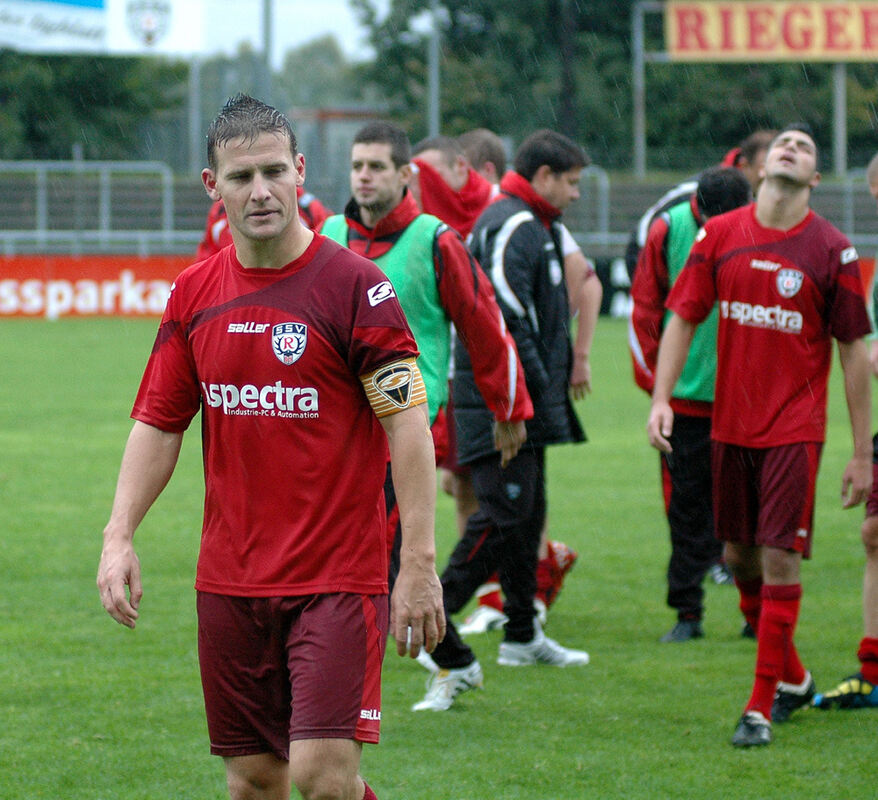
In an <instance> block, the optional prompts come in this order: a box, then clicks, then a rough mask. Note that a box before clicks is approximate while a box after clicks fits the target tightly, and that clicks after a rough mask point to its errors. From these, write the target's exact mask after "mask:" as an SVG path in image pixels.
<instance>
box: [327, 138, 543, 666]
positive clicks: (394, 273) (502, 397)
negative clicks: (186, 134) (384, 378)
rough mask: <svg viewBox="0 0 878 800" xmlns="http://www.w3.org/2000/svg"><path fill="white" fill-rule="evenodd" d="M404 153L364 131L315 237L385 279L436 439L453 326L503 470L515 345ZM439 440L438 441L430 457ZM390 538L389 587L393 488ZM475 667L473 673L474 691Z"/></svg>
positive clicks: (510, 449) (515, 390) (404, 147)
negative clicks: (426, 202)
mask: <svg viewBox="0 0 878 800" xmlns="http://www.w3.org/2000/svg"><path fill="white" fill-rule="evenodd" d="M394 149H395V150H396V152H397V156H398V157H399V158H402V157H403V156H405V155H407V154H408V152H409V145H408V139H407V138H406V135H405V133H404V132H403V131H402V130H401V129H400V128H397V127H396V126H395V125H391V124H390V123H379V124H374V123H373V124H370V125H369V126H367V128H366V129H364V130H362V131H360V132H359V133H358V134H357V135H356V136H355V138H354V144H353V146H352V148H351V193H352V195H353V196H352V198H351V200H350V202H348V204H347V206H346V207H345V213H344V215H341V214H339V215H337V216H334V217H330V218H329V219H327V220H326V222H325V223H324V225H323V228H322V229H321V233H323V234H324V235H325V236H328V237H329V238H330V239H333V240H334V241H337V242H339V243H340V244H343V245H346V246H347V247H349V248H350V249H352V250H353V251H354V252H355V253H358V254H360V255H364V256H366V257H367V258H370V259H372V260H373V261H374V262H375V263H376V264H377V265H378V266H379V267H380V268H381V269H382V271H383V272H384V273H385V274H386V275H387V277H388V278H389V279H390V281H391V282H392V284H393V286H394V289H395V291H396V293H397V295H398V296H399V302H400V304H401V305H402V308H403V311H405V313H406V316H407V318H408V320H409V324H410V325H411V327H412V332H413V333H414V336H415V341H416V342H417V344H418V349H419V350H420V356H419V357H418V367H419V369H420V371H421V374H422V375H423V377H424V383H425V385H426V389H427V401H428V404H429V418H430V424H431V426H432V427H433V429H434V431H435V430H436V425H435V423H436V420H437V415H438V414H439V411H440V409H441V408H442V407H443V406H444V405H445V402H446V400H447V397H448V363H449V359H450V354H451V331H450V323H453V324H454V327H455V330H456V331H457V339H458V341H459V342H461V344H462V346H463V347H465V348H467V349H468V350H469V351H470V354H471V357H472V363H473V365H474V369H475V376H476V383H477V386H478V391H479V392H480V396H481V397H483V398H484V402H485V403H486V407H487V408H490V409H491V411H490V413H491V417H492V420H493V422H492V449H494V448H495V449H494V451H495V452H497V454H498V457H499V458H500V459H501V460H502V461H504V462H505V461H508V460H509V459H511V458H512V457H513V456H514V455H515V454H516V453H517V452H518V448H519V447H520V445H521V443H522V442H523V441H524V436H525V425H524V420H525V419H527V418H528V417H530V416H531V415H532V413H533V408H532V405H531V401H530V397H529V395H528V392H527V388H526V386H525V376H524V373H523V371H522V369H521V365H520V362H519V359H518V355H517V352H516V348H515V342H514V341H513V339H512V338H511V337H510V336H509V335H508V334H507V333H506V331H505V328H504V324H503V317H502V315H501V313H500V309H499V308H498V307H497V303H496V300H495V299H494V291H493V289H492V287H491V283H490V281H488V280H487V278H486V277H485V274H484V272H483V271H482V270H481V268H480V267H479V265H478V264H477V263H476V262H475V261H474V259H473V258H472V256H471V255H470V253H469V251H468V250H467V249H466V246H465V245H464V244H463V240H462V239H461V238H460V236H459V234H458V233H457V232H456V231H454V230H453V229H452V228H450V227H448V225H445V224H444V223H443V222H442V221H441V220H439V219H438V218H437V217H434V216H432V215H430V214H422V213H420V212H419V210H418V207H417V204H416V203H415V201H414V199H413V197H412V195H411V193H410V192H409V191H408V188H407V187H408V183H409V180H410V179H411V172H412V168H411V164H410V163H409V161H408V160H405V161H403V162H402V164H400V165H399V166H397V162H396V159H395V158H394V156H393V152H394ZM438 441H439V437H438V436H437V449H438ZM386 491H387V508H388V518H389V520H390V523H391V528H390V530H389V531H388V536H389V539H390V541H391V543H394V542H395V545H394V548H393V552H392V557H391V573H390V577H391V583H392V582H393V579H394V577H395V573H396V565H397V562H398V558H399V540H398V536H397V535H396V534H397V529H396V525H395V522H396V515H395V513H394V510H395V506H396V503H395V498H394V493H393V483H392V482H391V481H390V476H389V475H388V481H387V483H386ZM477 668H478V664H476V665H475V667H474V668H473V669H472V670H471V673H472V674H471V676H470V677H471V679H472V680H473V681H476V680H481V677H480V674H479V675H477V674H476V673H477Z"/></svg>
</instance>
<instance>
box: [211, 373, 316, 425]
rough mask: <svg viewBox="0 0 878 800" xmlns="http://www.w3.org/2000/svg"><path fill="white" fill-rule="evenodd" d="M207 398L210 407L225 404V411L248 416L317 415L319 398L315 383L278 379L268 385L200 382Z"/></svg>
mask: <svg viewBox="0 0 878 800" xmlns="http://www.w3.org/2000/svg"><path fill="white" fill-rule="evenodd" d="M201 390H202V391H203V392H204V402H205V403H207V405H209V406H210V407H211V408H220V407H222V409H223V413H225V414H229V415H234V416H248V417H289V418H291V419H316V418H318V417H319V416H320V414H319V411H320V401H319V396H318V394H317V389H315V388H314V387H313V386H284V385H283V384H282V383H281V382H280V381H277V382H275V383H273V384H271V385H269V386H254V385H253V384H252V383H248V384H245V385H244V386H235V385H234V384H231V383H205V382H204V381H202V382H201Z"/></svg>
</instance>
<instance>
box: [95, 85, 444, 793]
mask: <svg viewBox="0 0 878 800" xmlns="http://www.w3.org/2000/svg"><path fill="white" fill-rule="evenodd" d="M207 142H208V145H207V146H208V163H209V164H210V167H208V168H207V169H205V170H204V171H203V172H202V181H203V183H204V187H205V189H206V191H207V193H208V195H209V196H210V198H211V199H212V200H214V201H217V200H222V201H223V203H224V204H225V207H226V211H227V213H228V219H229V225H230V227H231V230H232V237H233V240H234V244H233V246H231V247H227V248H225V249H223V250H222V251H220V252H219V253H217V254H216V255H214V256H211V257H209V258H208V259H207V260H205V261H201V262H198V263H196V264H194V265H192V266H191V267H189V268H188V269H186V270H184V271H183V272H182V273H181V274H180V275H179V276H178V277H177V280H176V282H175V284H174V287H173V289H172V292H171V296H170V298H169V300H168V305H167V308H166V310H165V314H164V317H163V319H162V323H161V326H160V328H159V331H158V335H157V337H156V342H155V345H154V347H153V350H152V353H151V355H150V358H149V362H148V364H147V367H146V371H145V374H144V377H143V380H142V382H141V386H140V390H139V392H138V395H137V400H136V402H135V405H134V410H133V412H132V416H133V417H134V419H135V423H134V427H133V429H132V431H131V434H130V436H129V438H128V443H127V445H126V448H125V454H124V456H123V459H122V466H121V469H120V473H119V479H118V484H117V488H116V496H115V499H114V501H113V508H112V512H111V515H110V520H109V522H108V523H107V525H106V527H105V529H104V546H103V551H102V553H101V561H100V566H99V568H98V577H97V583H98V588H99V590H100V594H101V601H102V603H103V605H104V608H105V609H106V610H107V612H108V613H109V614H110V615H111V616H112V617H113V618H114V619H116V620H117V621H118V622H119V623H121V624H123V625H126V626H128V627H130V628H133V627H134V626H135V624H136V621H137V619H138V616H139V607H140V600H141V597H142V593H143V587H142V581H141V575H140V564H139V561H138V559H137V556H136V554H135V552H134V547H133V538H134V533H135V529H136V528H137V527H138V525H139V523H140V522H141V520H142V519H143V517H144V515H145V514H146V513H147V510H148V509H149V508H150V506H151V505H152V503H153V502H154V501H155V500H156V498H157V497H158V495H159V494H160V493H161V491H162V489H163V488H164V486H165V485H166V483H167V482H168V480H169V479H170V477H171V474H172V473H173V470H174V467H175V465H176V461H177V456H178V453H179V451H180V445H181V442H182V438H183V433H184V431H185V430H186V429H187V427H188V426H189V424H190V423H191V421H192V419H193V418H194V417H195V415H196V414H197V413H198V412H199V411H201V414H202V422H201V429H202V439H203V449H204V459H203V460H204V472H205V499H204V521H203V530H202V536H201V550H200V555H199V559H198V569H197V575H196V583H195V588H196V590H197V593H198V594H197V607H198V656H199V663H200V667H201V678H202V685H203V688H204V700H205V710H206V714H207V727H208V733H209V735H210V742H211V752H212V753H214V754H216V755H220V756H222V757H223V758H224V761H225V767H226V778H227V782H228V787H229V793H230V796H231V797H232V798H233V800H245V799H246V800H253V799H254V798H265V799H266V800H268V799H269V798H272V799H275V798H281V797H283V798H287V797H289V794H290V789H291V785H295V787H296V788H297V789H298V791H299V792H300V793H301V795H302V797H304V798H308V799H309V800H316V798H326V797H338V798H342V797H343V798H346V799H347V800H360V799H361V798H362V800H375V797H376V796H375V793H374V792H373V791H372V790H371V789H370V788H369V787H368V786H367V785H366V784H365V783H364V781H363V779H362V778H361V777H360V776H359V774H358V773H359V765H360V759H361V752H362V743H363V742H373V743H374V742H377V741H378V735H379V729H380V719H381V711H380V709H381V700H380V698H381V692H380V689H381V663H382V661H383V657H384V646H385V642H386V638H387V634H388V629H389V632H390V633H392V635H393V636H394V637H395V639H396V641H397V652H398V653H399V654H400V655H403V654H405V653H409V655H411V656H412V657H414V656H416V655H417V653H418V652H419V651H420V649H421V647H422V646H423V647H425V648H426V649H427V650H432V649H433V647H434V646H435V643H436V641H437V640H438V639H441V638H442V635H443V632H444V618H443V615H442V611H441V589H440V586H439V580H438V578H437V576H436V574H435V569H434V553H435V544H434V539H433V507H434V502H435V470H434V466H433V448H432V444H431V441H430V437H429V432H428V428H427V418H426V413H425V409H426V405H425V404H426V397H425V391H424V384H423V380H422V378H421V376H420V373H419V371H418V368H417V364H416V362H415V359H416V357H417V355H418V350H417V347H416V345H415V341H414V339H413V337H412V334H411V331H410V329H409V327H408V325H407V323H406V320H405V316H404V315H403V312H402V309H401V308H400V306H399V303H398V301H397V299H396V295H395V293H394V290H393V287H392V286H391V285H390V283H389V282H388V280H387V278H386V277H385V276H384V275H383V274H382V273H381V271H380V270H378V269H377V268H376V267H375V265H374V264H373V263H371V262H370V261H368V260H367V259H364V258H362V257H360V256H357V255H355V254H353V253H351V252H350V251H349V250H346V249H345V248H343V247H340V246H339V245H338V244H336V243H334V242H330V241H329V240H327V239H326V238H325V237H322V236H318V235H316V234H314V233H313V232H312V231H310V230H309V229H308V228H306V227H305V226H304V225H303V224H302V223H301V221H300V219H299V215H298V209H297V204H296V187H297V186H300V185H302V183H303V182H304V180H305V162H304V159H303V157H302V156H301V154H299V153H298V152H297V151H296V144H295V137H294V136H293V132H292V129H291V127H290V124H289V121H288V120H287V119H286V117H284V116H283V115H282V114H280V113H279V112H278V111H276V110H275V109H273V108H271V107H270V106H267V105H265V104H264V103H261V102H259V101H258V100H255V99H253V98H250V97H247V96H244V95H239V96H236V97H234V98H232V99H231V100H230V101H229V102H228V103H227V104H226V106H225V107H224V108H223V110H222V111H221V112H220V114H219V115H218V116H217V118H216V119H215V120H214V121H213V123H212V124H211V125H210V128H209V131H208V140H207ZM388 449H389V454H390V460H391V463H392V469H393V479H394V483H395V486H396V490H397V494H398V497H399V508H400V517H401V519H402V530H403V534H402V535H403V543H404V547H403V550H402V552H403V557H402V563H401V566H400V571H399V577H398V579H397V581H396V586H395V589H394V592H393V596H392V599H391V603H390V608H388V602H387V549H386V546H385V517H384V504H383V495H382V486H383V482H384V475H385V467H386V462H387V453H388ZM388 611H389V619H388Z"/></svg>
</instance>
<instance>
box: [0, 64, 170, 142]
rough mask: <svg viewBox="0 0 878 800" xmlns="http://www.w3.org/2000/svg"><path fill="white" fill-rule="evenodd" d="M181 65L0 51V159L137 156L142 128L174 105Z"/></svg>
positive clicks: (141, 137)
mask: <svg viewBox="0 0 878 800" xmlns="http://www.w3.org/2000/svg"><path fill="white" fill-rule="evenodd" d="M186 74H187V69H186V67H185V65H182V64H180V63H175V62H168V61H163V60H159V59H146V58H110V57H95V56H36V55H29V54H23V53H16V52H12V51H10V50H2V51H0V134H2V135H0V158H4V159H35V158H39V159H67V158H70V157H71V152H72V148H73V147H74V145H81V146H82V152H83V155H84V156H85V157H86V158H92V159H95V158H100V159H113V158H139V157H143V156H142V153H143V152H144V143H143V141H142V139H143V136H142V134H143V123H144V121H145V120H147V119H149V118H150V117H152V116H154V115H160V114H161V113H163V112H166V111H168V110H172V109H176V108H179V107H180V106H181V103H182V100H183V99H184V98H185V94H186V93H185V88H184V84H183V81H184V80H185V76H186Z"/></svg>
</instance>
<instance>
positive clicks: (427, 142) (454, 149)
mask: <svg viewBox="0 0 878 800" xmlns="http://www.w3.org/2000/svg"><path fill="white" fill-rule="evenodd" d="M425 150H438V151H439V152H440V153H441V154H442V158H443V160H444V161H445V163H446V164H448V166H449V167H451V166H453V165H454V162H455V159H456V158H457V157H458V156H462V155H463V154H464V153H463V148H462V147H461V146H460V145H459V144H458V143H457V139H454V138H452V137H451V136H429V137H427V138H426V139H421V141H420V142H418V143H417V144H415V145H414V146H413V147H412V154H413V155H415V156H417V155H418V153H423V152H424V151H425Z"/></svg>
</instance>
